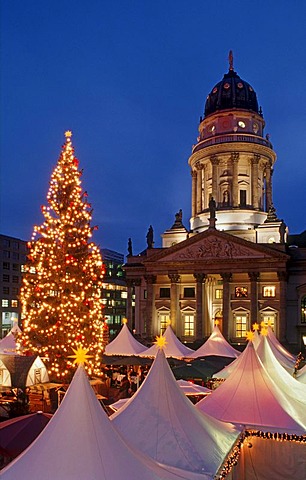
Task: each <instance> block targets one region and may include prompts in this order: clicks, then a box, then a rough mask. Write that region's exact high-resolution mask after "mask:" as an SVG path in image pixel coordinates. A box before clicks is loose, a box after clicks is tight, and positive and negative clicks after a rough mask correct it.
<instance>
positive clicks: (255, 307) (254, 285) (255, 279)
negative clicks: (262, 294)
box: [249, 272, 259, 330]
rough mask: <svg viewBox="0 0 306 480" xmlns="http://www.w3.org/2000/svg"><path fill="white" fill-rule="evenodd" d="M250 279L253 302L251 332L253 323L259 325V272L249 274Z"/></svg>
mask: <svg viewBox="0 0 306 480" xmlns="http://www.w3.org/2000/svg"><path fill="white" fill-rule="evenodd" d="M249 279H250V282H251V292H250V300H251V308H250V311H251V325H250V326H249V329H250V330H251V328H252V325H253V323H258V283H257V282H258V279H259V273H258V272H249Z"/></svg>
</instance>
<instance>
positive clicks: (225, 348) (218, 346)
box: [189, 325, 241, 358]
mask: <svg viewBox="0 0 306 480" xmlns="http://www.w3.org/2000/svg"><path fill="white" fill-rule="evenodd" d="M240 353H241V352H239V351H238V350H236V349H235V348H234V347H232V346H231V345H230V344H229V343H228V342H227V341H226V340H225V338H224V336H223V335H222V333H221V332H220V329H219V327H218V325H215V326H214V329H213V331H212V333H211V335H210V336H209V337H208V339H207V340H206V342H204V343H203V345H202V346H201V347H200V348H198V350H196V351H195V352H194V353H193V354H192V355H189V357H190V358H198V357H208V356H210V355H216V356H220V357H231V358H237V357H239V355H240Z"/></svg>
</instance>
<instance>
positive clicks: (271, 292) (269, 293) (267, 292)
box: [262, 285, 276, 297]
mask: <svg viewBox="0 0 306 480" xmlns="http://www.w3.org/2000/svg"><path fill="white" fill-rule="evenodd" d="M275 293H276V287H275V285H267V286H265V287H263V289H262V294H263V297H275Z"/></svg>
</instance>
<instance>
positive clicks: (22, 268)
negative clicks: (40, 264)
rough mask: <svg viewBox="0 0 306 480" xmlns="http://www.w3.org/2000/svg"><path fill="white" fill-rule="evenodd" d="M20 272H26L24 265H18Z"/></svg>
mask: <svg viewBox="0 0 306 480" xmlns="http://www.w3.org/2000/svg"><path fill="white" fill-rule="evenodd" d="M20 271H21V272H22V273H23V272H25V271H26V269H25V265H20Z"/></svg>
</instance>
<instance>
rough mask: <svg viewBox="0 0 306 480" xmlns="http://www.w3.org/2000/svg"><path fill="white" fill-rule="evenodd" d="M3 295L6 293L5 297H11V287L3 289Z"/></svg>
mask: <svg viewBox="0 0 306 480" xmlns="http://www.w3.org/2000/svg"><path fill="white" fill-rule="evenodd" d="M2 293H4V295H9V294H10V287H3V288H2Z"/></svg>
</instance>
